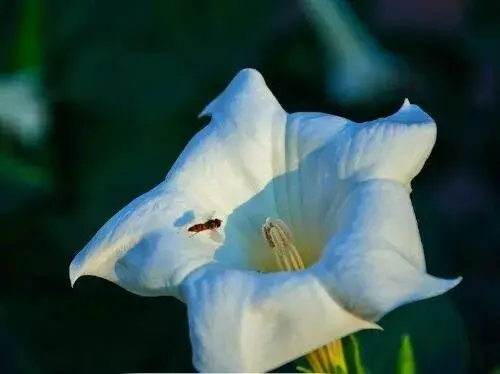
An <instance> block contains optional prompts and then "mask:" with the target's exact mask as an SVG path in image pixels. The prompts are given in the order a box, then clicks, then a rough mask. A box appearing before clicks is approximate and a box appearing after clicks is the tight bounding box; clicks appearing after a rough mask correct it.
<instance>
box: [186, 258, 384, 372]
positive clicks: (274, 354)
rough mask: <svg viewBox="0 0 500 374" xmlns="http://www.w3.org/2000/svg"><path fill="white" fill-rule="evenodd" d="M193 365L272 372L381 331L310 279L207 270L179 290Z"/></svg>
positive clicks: (302, 274) (307, 276)
mask: <svg viewBox="0 0 500 374" xmlns="http://www.w3.org/2000/svg"><path fill="white" fill-rule="evenodd" d="M182 291H183V293H185V295H186V296H184V298H185V299H186V301H187V306H188V315H189V326H190V336H191V343H192V346H193V363H194V365H195V367H196V369H197V370H198V371H200V372H203V373H210V372H212V373H215V372H233V373H234V372H240V373H241V372H246V373H249V372H253V373H259V372H267V371H269V370H272V369H274V368H276V367H278V366H281V365H283V364H285V363H286V362H289V361H291V360H293V359H295V358H298V357H300V356H302V355H304V354H305V353H308V352H310V351H312V350H314V349H316V348H318V347H320V346H322V345H324V344H326V343H329V342H330V341H332V340H333V339H336V338H340V337H343V336H346V335H348V334H351V333H353V332H356V331H358V330H361V329H370V328H379V327H378V326H377V325H375V324H372V323H369V322H366V321H364V320H361V319H359V318H357V317H355V316H354V315H352V314H350V313H347V312H346V311H345V310H344V309H342V308H341V307H339V306H338V305H337V304H336V303H335V301H334V300H333V299H332V298H331V297H330V296H329V295H328V293H327V292H326V291H325V289H324V288H323V286H322V285H321V283H320V282H319V281H318V280H317V279H316V278H315V277H314V276H312V275H311V274H310V273H309V272H307V271H305V272H294V273H272V274H259V273H256V272H247V271H237V270H228V269H224V268H220V267H218V266H217V265H206V266H204V267H203V268H200V269H198V270H196V271H195V272H194V273H193V274H191V275H190V276H189V277H188V278H187V279H186V281H185V283H184V284H183V287H182Z"/></svg>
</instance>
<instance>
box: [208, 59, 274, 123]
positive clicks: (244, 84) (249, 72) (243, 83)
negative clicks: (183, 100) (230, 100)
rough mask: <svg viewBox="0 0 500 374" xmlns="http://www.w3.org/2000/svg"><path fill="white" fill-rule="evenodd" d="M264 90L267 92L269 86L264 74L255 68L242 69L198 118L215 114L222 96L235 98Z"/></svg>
mask: <svg viewBox="0 0 500 374" xmlns="http://www.w3.org/2000/svg"><path fill="white" fill-rule="evenodd" d="M263 90H267V85H266V82H265V80H264V77H263V76H262V74H261V73H260V72H259V71H258V70H256V69H253V68H245V69H242V70H240V71H239V72H238V73H237V74H236V75H235V76H234V78H233V79H232V80H231V82H230V83H229V84H228V86H227V87H226V89H225V90H224V92H223V93H222V94H221V95H219V96H218V97H217V98H216V99H215V100H213V101H212V102H211V103H210V104H208V105H207V106H206V107H205V109H203V111H202V112H201V113H200V114H199V115H198V118H200V117H204V116H208V115H211V114H213V112H214V110H215V107H216V105H217V103H218V102H219V101H220V99H221V97H222V96H225V97H234V96H237V95H238V94H240V93H258V92H261V91H263Z"/></svg>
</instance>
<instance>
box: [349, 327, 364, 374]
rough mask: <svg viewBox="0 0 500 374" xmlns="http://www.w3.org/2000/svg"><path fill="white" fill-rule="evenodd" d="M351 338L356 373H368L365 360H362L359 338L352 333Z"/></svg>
mask: <svg viewBox="0 0 500 374" xmlns="http://www.w3.org/2000/svg"><path fill="white" fill-rule="evenodd" d="M349 339H350V341H351V345H352V351H353V353H352V361H353V365H354V374H366V371H365V368H364V367H363V362H362V360H361V347H360V345H359V342H358V340H357V339H356V337H355V336H354V335H350V336H349Z"/></svg>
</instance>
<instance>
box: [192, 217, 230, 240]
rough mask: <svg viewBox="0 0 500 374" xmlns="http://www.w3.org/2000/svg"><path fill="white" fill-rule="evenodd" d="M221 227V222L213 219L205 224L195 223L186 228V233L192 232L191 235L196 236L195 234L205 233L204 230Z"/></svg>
mask: <svg viewBox="0 0 500 374" xmlns="http://www.w3.org/2000/svg"><path fill="white" fill-rule="evenodd" d="M221 225H222V220H220V219H218V218H214V219H209V220H208V221H206V222H205V223H197V224H196V225H193V226H191V227H190V228H188V231H189V232H192V233H193V235H196V234H198V233H200V232H202V231H205V230H215V229H218V228H219V227H220V226H221ZM193 235H191V236H193Z"/></svg>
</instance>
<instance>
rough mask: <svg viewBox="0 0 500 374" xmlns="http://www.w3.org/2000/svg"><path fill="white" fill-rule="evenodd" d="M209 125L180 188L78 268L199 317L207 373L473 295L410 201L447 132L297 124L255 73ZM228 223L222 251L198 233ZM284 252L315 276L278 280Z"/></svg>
mask: <svg viewBox="0 0 500 374" xmlns="http://www.w3.org/2000/svg"><path fill="white" fill-rule="evenodd" d="M202 114H203V115H211V116H212V120H211V122H210V124H209V125H208V126H206V127H205V128H204V129H203V130H201V131H200V132H199V133H198V134H196V135H195V137H194V138H193V139H192V140H191V141H190V142H189V144H188V145H187V147H186V149H185V150H184V151H183V152H182V154H181V155H180V157H179V159H178V160H177V162H176V163H175V164H174V166H173V167H172V169H171V170H170V172H169V174H168V175H167V178H166V180H165V181H164V182H162V183H160V184H159V185H158V186H157V187H155V188H154V189H153V190H151V191H149V192H147V193H146V194H144V195H142V196H141V197H139V198H137V199H136V200H134V201H133V202H131V203H130V204H129V205H128V206H126V207H125V208H124V209H122V210H121V211H120V212H119V213H117V214H116V215H115V216H114V217H113V218H111V220H110V221H109V222H108V223H106V224H105V225H104V227H103V228H101V229H100V230H99V232H98V233H97V234H96V236H95V237H94V238H93V239H92V241H91V242H90V243H89V244H88V245H87V246H86V247H85V248H84V249H83V250H82V251H81V252H80V253H79V254H78V255H77V256H76V257H75V258H74V260H73V262H72V263H71V266H70V278H71V282H72V284H73V283H74V282H75V281H76V279H77V278H79V277H81V276H83V275H94V276H98V277H102V278H105V279H107V280H110V281H112V282H115V283H117V284H118V285H120V286H122V287H123V288H125V289H127V290H129V291H131V292H133V293H136V294H138V295H143V296H160V295H171V296H175V297H177V298H179V299H181V300H182V301H184V302H185V303H186V304H187V308H188V317H189V326H190V337H191V342H192V346H193V363H194V365H195V367H196V368H197V369H198V370H199V371H201V372H263V371H268V370H271V369H273V368H276V367H278V366H280V365H282V364H284V363H286V362H289V361H291V360H293V359H295V358H297V357H299V356H302V355H304V354H305V353H308V352H310V351H312V350H314V349H316V348H318V347H320V346H322V345H324V344H326V343H329V342H331V341H333V340H337V339H339V338H341V337H343V336H346V335H349V334H352V333H354V332H356V331H358V330H361V329H370V328H378V326H377V325H376V324H375V323H374V321H377V320H378V319H380V318H381V317H382V316H383V315H384V314H386V313H388V312H389V311H391V310H393V309H394V308H396V307H398V306H400V305H402V304H405V303H408V302H412V301H415V300H420V299H424V298H428V297H432V296H436V295H439V294H442V293H443V292H446V291H447V290H449V289H450V288H452V287H454V286H455V285H457V284H458V283H459V281H460V279H455V280H444V279H439V278H435V277H433V276H430V275H428V274H427V273H426V271H425V259H424V254H423V251H422V246H421V242H420V237H419V232H418V228H417V223H416V220H415V216H414V213H413V209H412V205H411V201H410V197H409V190H410V181H411V180H412V178H413V177H415V176H416V175H417V174H418V172H419V171H420V169H421V168H422V166H423V164H424V162H425V161H426V159H427V157H428V155H429V153H430V151H431V149H432V147H433V144H434V141H435V136H436V127H435V123H434V121H433V120H432V119H431V118H430V117H429V116H428V115H427V114H426V113H424V112H423V111H422V110H421V109H420V108H419V107H417V106H415V105H411V104H410V103H409V102H408V101H405V104H404V105H403V106H402V108H401V109H400V110H399V111H398V112H397V113H395V114H394V115H392V116H389V117H387V118H382V119H379V120H375V121H371V122H368V123H363V124H358V123H354V122H352V121H349V120H347V119H344V118H340V117H336V116H331V115H327V114H321V113H295V114H287V113H286V112H285V111H284V110H283V109H282V108H281V106H280V105H279V103H278V102H277V100H276V99H275V98H274V96H273V95H272V93H271V92H270V91H269V89H268V88H267V86H266V84H265V82H264V80H263V78H262V76H261V75H260V74H259V73H258V72H257V71H255V70H251V69H246V70H243V71H241V72H240V73H239V74H238V75H237V76H236V77H235V78H234V79H233V81H232V82H231V83H230V84H229V86H228V87H227V88H226V90H225V91H224V92H223V93H222V94H221V95H220V96H219V97H218V98H217V99H215V100H214V101H213V102H212V103H211V104H210V105H209V106H208V107H207V108H206V109H205V111H204V112H203V113H202ZM214 212H215V213H214ZM212 213H213V218H218V219H221V220H222V222H223V223H222V227H221V228H220V229H218V230H217V231H218V232H219V234H220V236H221V237H220V238H217V237H214V235H212V233H211V232H210V231H209V230H208V231H203V232H200V233H198V234H196V235H194V236H192V234H191V233H189V232H188V231H187V229H188V228H189V227H190V226H191V225H193V224H195V223H200V222H203V219H202V218H200V217H207V216H208V215H210V214H212ZM267 218H271V220H267V221H266V219H267ZM279 220H282V221H283V222H284V224H281V223H280V221H279ZM288 229H289V230H290V232H291V235H292V237H289V233H288V232H287V231H288ZM263 231H264V234H265V235H264V236H263V235H262V233H263ZM266 235H267V236H268V237H266ZM266 239H267V240H266ZM273 246H274V248H270V247H273ZM280 251H281V252H284V255H285V256H284V257H283V258H284V261H285V262H286V261H288V260H290V259H291V262H288V265H290V263H293V261H295V260H294V259H293V256H295V254H296V253H298V254H299V255H300V261H302V262H303V263H304V265H305V267H306V269H305V270H299V271H276V270H279V267H278V263H277V261H276V258H278V259H279V258H280V257H279V255H280V253H281V252H280ZM275 256H276V257H275ZM287 256H288V257H287ZM287 258H288V260H287ZM288 265H286V264H285V265H283V264H282V267H284V268H285V269H286V268H290V266H288ZM291 268H293V269H295V268H297V266H291ZM298 268H300V266H298ZM256 270H259V271H262V272H264V274H262V273H260V272H257V271H256Z"/></svg>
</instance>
